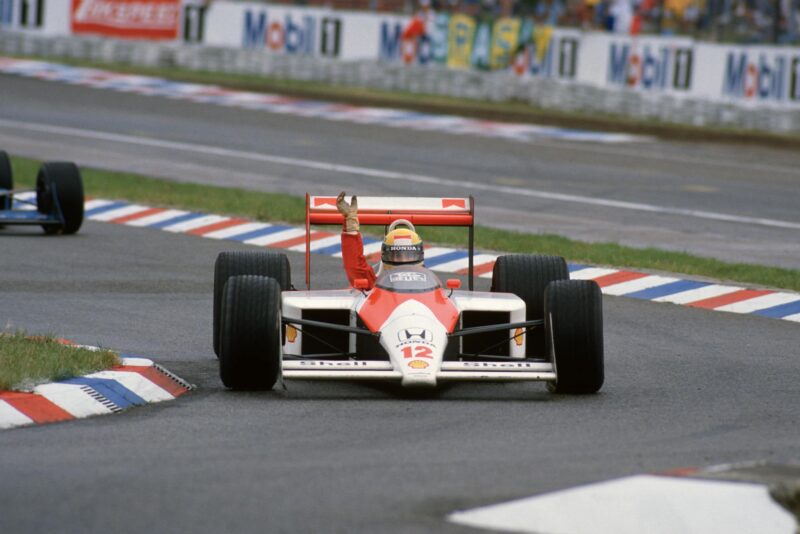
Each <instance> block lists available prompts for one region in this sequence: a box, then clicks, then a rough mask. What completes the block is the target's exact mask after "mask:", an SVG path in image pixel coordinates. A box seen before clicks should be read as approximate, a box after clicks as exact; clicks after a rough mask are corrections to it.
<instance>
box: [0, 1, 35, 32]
mask: <svg viewBox="0 0 800 534" xmlns="http://www.w3.org/2000/svg"><path fill="white" fill-rule="evenodd" d="M44 9H45V0H0V26H6V27H15V28H23V29H26V28H29V29H34V28H41V27H42V26H43V25H44Z"/></svg>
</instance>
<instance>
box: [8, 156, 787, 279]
mask: <svg viewBox="0 0 800 534" xmlns="http://www.w3.org/2000/svg"><path fill="white" fill-rule="evenodd" d="M12 167H13V172H14V176H15V181H16V182H17V183H18V184H19V185H21V186H30V185H33V183H34V181H35V180H34V178H35V176H36V172H37V169H38V167H39V162H37V161H34V160H30V159H25V158H18V157H12ZM82 174H83V179H84V185H85V188H86V194H87V195H90V196H95V197H99V198H110V199H125V200H129V201H131V202H139V203H142V204H149V205H154V206H169V207H178V208H183V209H188V210H195V211H202V212H208V213H219V214H225V215H235V216H239V217H246V218H252V219H259V220H264V221H280V222H286V223H292V224H302V223H305V219H304V217H305V200H304V199H302V198H299V197H294V196H290V195H284V194H277V193H263V192H257V191H247V190H243V189H234V188H227V187H216V186H208V185H199V184H184V183H178V182H172V181H169V180H160V179H156V178H148V177H144V176H140V175H135V174H129V173H119V172H108V171H100V170H96V169H83V170H82ZM466 235H467V234H466V230H465V229H463V228H439V227H436V228H426V229H425V232H424V237H425V240H426V241H428V242H430V243H439V244H442V245H454V246H459V247H464V246H465V244H466V242H467V238H466ZM475 245H476V248H478V249H482V250H496V251H503V252H512V253H538V254H556V255H559V256H564V257H565V258H567V259H568V260H569V261H572V262H576V263H588V264H593V265H612V266H615V267H618V268H632V269H646V270H654V271H665V272H671V273H681V274H686V275H693V276H702V277H708V278H713V279H715V280H725V281H731V282H737V283H742V284H751V285H758V286H767V287H775V288H782V289H789V290H795V291H800V270H796V269H784V268H780V267H769V266H764V265H752V264H744V263H727V262H724V261H720V260H716V259H713V258H703V257H700V256H694V255H691V254H686V253H681V252H670V251H665V250H660V249H655V248H646V249H640V248H634V247H628V246H623V245H619V244H616V243H587V242H583V241H576V240H573V239H568V238H566V237H561V236H556V235H547V234H528V233H522V232H513V231H509V230H500V229H497V228H489V227H486V226H480V225H478V226H476V228H475Z"/></svg>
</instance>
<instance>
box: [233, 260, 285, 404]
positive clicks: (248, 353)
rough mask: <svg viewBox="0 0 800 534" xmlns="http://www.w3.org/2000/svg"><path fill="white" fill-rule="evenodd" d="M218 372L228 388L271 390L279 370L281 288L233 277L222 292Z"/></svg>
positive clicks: (265, 280)
mask: <svg viewBox="0 0 800 534" xmlns="http://www.w3.org/2000/svg"><path fill="white" fill-rule="evenodd" d="M221 312H222V313H221V321H220V353H219V375H220V378H221V379H222V383H223V384H225V386H226V387H229V388H231V389H245V390H256V389H272V387H273V386H274V385H275V382H276V381H277V380H278V376H279V375H280V369H281V287H280V285H279V284H278V282H277V281H276V280H275V279H273V278H266V277H263V276H252V275H249V276H248V275H246V276H233V277H231V278H229V279H228V281H227V283H226V284H225V288H224V289H223V292H222V306H221Z"/></svg>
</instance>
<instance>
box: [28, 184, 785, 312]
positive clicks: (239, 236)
mask: <svg viewBox="0 0 800 534" xmlns="http://www.w3.org/2000/svg"><path fill="white" fill-rule="evenodd" d="M29 195H30V194H29ZM19 197H24V195H19ZM17 207H18V208H19V209H26V208H27V209H31V208H32V207H31V206H30V205H26V204H19V205H18V206H17ZM85 216H86V217H87V218H88V219H90V220H93V221H101V222H107V223H113V224H121V225H124V226H133V227H139V228H152V229H158V230H163V231H166V232H173V233H182V234H188V235H195V236H199V237H205V238H209V239H221V240H228V241H238V242H240V243H244V244H247V245H254V246H259V247H267V248H274V249H284V250H290V251H294V252H304V251H305V229H304V228H300V227H295V226H289V225H284V224H272V223H264V222H255V221H249V220H246V219H241V218H238V217H227V216H222V215H209V214H205V213H195V212H189V211H184V210H176V209H169V208H153V207H150V206H144V205H140V204H131V203H128V202H122V201H113V200H104V199H92V200H88V201H87V202H86V213H85ZM380 248H381V242H380V240H378V239H375V238H372V237H369V236H364V252H365V254H366V255H367V259H368V260H370V261H377V256H376V255H377V253H378V252H380ZM311 251H312V252H313V253H315V254H322V255H326V256H333V257H341V256H342V249H341V243H340V237H339V234H338V233H332V232H325V231H313V232H312V233H311ZM495 259H497V255H496V254H489V253H486V252H479V253H477V254H476V255H475V256H474V265H475V274H476V276H479V277H480V278H489V279H491V277H492V267H493V266H494V262H495ZM468 262H469V254H468V252H467V251H466V250H460V249H454V248H449V247H438V246H432V247H428V248H426V249H425V265H426V266H427V267H429V268H431V269H432V270H434V271H438V272H442V273H453V274H466V273H467V265H468ZM568 267H569V271H570V278H572V279H577V280H594V281H595V282H597V283H598V285H599V286H600V288H601V289H602V290H603V293H604V294H606V295H614V296H621V297H628V298H635V299H640V300H649V301H653V302H668V303H672V304H679V305H682V306H690V307H693V308H703V309H707V310H715V311H722V312H729V313H738V314H750V315H759V316H762V317H772V318H776V319H782V320H785V321H792V322H797V323H800V293H793V292H788V291H776V290H772V289H751V288H745V287H741V286H734V285H726V284H718V283H715V282H705V281H698V280H687V279H682V278H678V277H676V276H665V275H655V274H647V273H641V272H636V271H628V270H622V269H615V268H610V267H595V266H591V265H581V264H577V263H571V264H569V266H568Z"/></svg>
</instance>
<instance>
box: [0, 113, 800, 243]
mask: <svg viewBox="0 0 800 534" xmlns="http://www.w3.org/2000/svg"><path fill="white" fill-rule="evenodd" d="M0 126H6V127H12V128H17V129H21V130H28V131H34V132H46V133H52V134H57V135H65V136H69V137H81V138H84V139H93V140H97V141H104V142H115V143H125V144H131V145H138V146H149V147H157V148H166V149H170V150H180V151H184V152H192V153H196V154H207V155H217V156H223V157H231V158H238V159H247V160H251V161H261V162H268V163H274V164H279V165H287V166H292V167H300V168H305V169H314V170H319V171H323V172H328V173H330V172H335V173H343V174H349V175H360V176H368V177H370V178H378V179H382V180H392V181H395V182H396V181H405V182H411V183H420V184H433V185H439V186H448V187H456V188H458V189H470V190H473V191H491V192H494V193H503V194H506V195H510V196H516V197H520V196H522V197H529V198H541V199H545V200H551V201H557V202H569V203H576V204H584V205H591V206H601V207H606V208H613V209H616V210H619V209H623V210H632V211H643V212H648V213H662V214H667V215H678V216H680V217H692V218H697V219H706V220H715V221H722V222H732V223H740V224H750V225H756V226H768V227H774V228H789V229H794V230H800V222H797V221H783V220H776V219H767V218H762V217H744V216H740V215H734V214H729V213H718V212H712V211H704V210H692V209H686V208H676V207H671V206H658V205H655V204H646V203H642V202H628V201H624V200H615V199H609V198H599V197H589V196H582V195H571V194H566V193H556V192H552V191H542V190H536V189H528V188H524V187H513V186H503V185H499V184H492V183H485V182H466V181H464V180H457V179H451V178H441V177H437V176H429V175H423V174H414V173H405V172H398V171H391V170H387V169H374V168H369V167H360V166H356V165H341V164H338V163H331V162H326V161H315V160H310V159H304V158H291V157H286V156H278V155H273V154H263V153H259V152H247V151H243V150H235V149H228V148H222V147H219V146H212V145H200V144H194V143H182V142H178V141H168V140H166V139H156V138H147V137H136V136H132V135H124V134H115V133H111V132H101V131H94V130H82V129H78V128H68V127H63V126H55V125H50V124H35V123H28V122H23V121H14V120H6V119H0ZM792 173H793V174H794V173H796V170H793V171H792Z"/></svg>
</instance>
